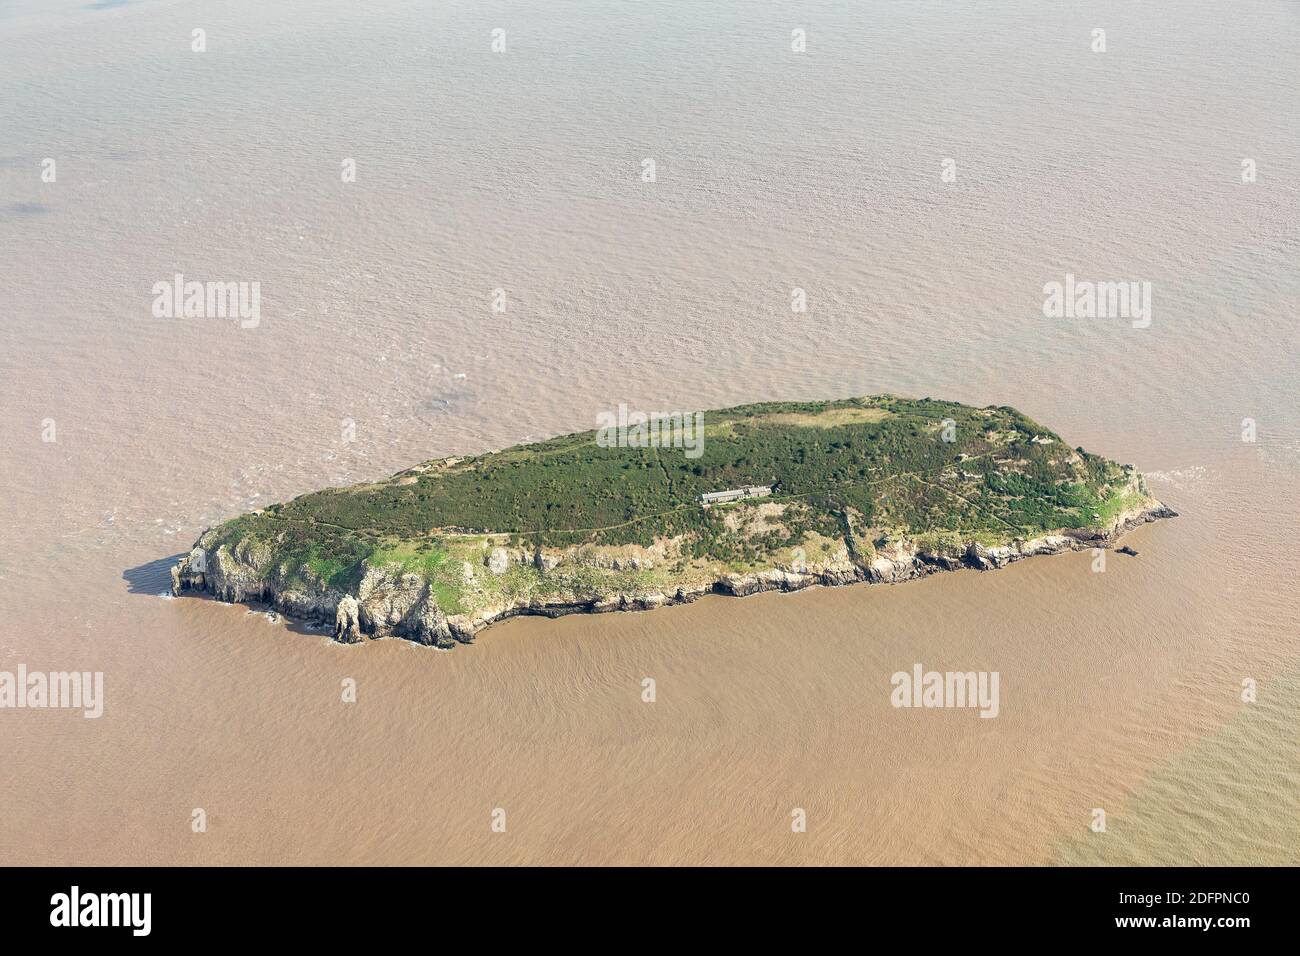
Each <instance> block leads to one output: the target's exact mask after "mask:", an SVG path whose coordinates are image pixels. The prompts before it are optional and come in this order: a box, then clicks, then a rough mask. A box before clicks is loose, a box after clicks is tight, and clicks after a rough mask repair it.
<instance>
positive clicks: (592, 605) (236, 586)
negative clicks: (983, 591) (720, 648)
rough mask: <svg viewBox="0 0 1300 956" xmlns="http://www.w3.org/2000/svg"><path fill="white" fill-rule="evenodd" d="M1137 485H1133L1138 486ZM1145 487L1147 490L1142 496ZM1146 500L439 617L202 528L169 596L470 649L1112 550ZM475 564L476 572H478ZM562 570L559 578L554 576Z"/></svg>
mask: <svg viewBox="0 0 1300 956" xmlns="http://www.w3.org/2000/svg"><path fill="white" fill-rule="evenodd" d="M1139 480H1140V479H1139ZM1143 490H1144V489H1143ZM1146 501H1147V504H1145V505H1143V506H1141V507H1137V508H1134V509H1132V510H1131V511H1128V512H1125V513H1123V514H1121V515H1119V516H1118V517H1117V518H1116V519H1115V520H1114V521H1113V522H1112V523H1111V525H1110V526H1109V527H1108V528H1104V529H1091V528H1090V529H1069V530H1063V531H1061V532H1059V533H1056V534H1050V535H1043V536H1041V537H1037V538H1032V539H1028V540H1014V541H1011V542H1008V543H1006V544H1002V545H998V546H994V547H986V546H984V545H982V544H979V543H977V542H974V541H970V542H967V543H965V544H964V545H963V546H962V547H959V548H937V547H930V548H927V547H924V546H922V545H920V544H918V543H917V542H915V541H912V540H910V539H906V538H904V539H898V540H891V541H882V542H877V543H876V544H875V545H874V546H873V547H871V548H869V549H867V550H866V551H865V552H864V551H863V550H860V549H859V547H858V546H857V545H854V546H852V547H850V544H852V542H842V546H841V547H840V548H839V549H838V550H832V551H831V552H830V553H829V554H827V555H826V556H825V557H824V558H822V559H820V560H817V561H810V560H809V559H808V558H807V556H806V555H805V554H804V553H803V552H802V551H801V550H800V549H795V550H794V554H793V556H792V557H791V558H790V560H788V561H787V562H785V563H782V564H776V565H774V566H772V567H769V568H763V569H760V570H755V571H751V572H744V573H738V572H732V573H724V574H720V575H719V576H717V577H716V578H714V579H708V580H699V581H692V582H691V583H688V584H682V585H680V586H677V587H674V588H666V589H664V590H643V589H634V590H611V591H609V592H607V593H599V594H595V595H594V596H593V595H592V594H590V593H579V592H578V591H577V590H576V589H575V590H568V591H566V590H565V589H564V588H557V589H551V590H549V591H548V592H547V593H546V596H545V597H538V596H536V595H534V596H531V597H529V598H528V599H526V600H518V601H514V602H502V603H499V604H495V605H494V604H488V605H486V606H483V607H479V608H477V609H476V610H474V611H473V612H472V613H466V614H450V615H449V614H448V613H446V611H445V609H443V608H442V607H440V606H439V604H438V600H437V595H436V594H435V591H434V587H433V585H432V583H431V582H429V581H427V580H425V578H423V577H422V576H420V575H419V574H413V573H408V572H403V570H402V569H401V568H400V567H398V566H396V565H388V566H380V567H368V568H367V569H366V571H365V574H364V576H363V577H362V580H361V582H360V584H359V585H358V586H357V588H356V590H355V593H349V592H345V591H343V590H340V589H338V588H335V587H332V586H331V585H329V584H328V583H326V582H323V581H320V580H317V579H314V578H311V577H310V575H309V576H308V579H307V580H306V582H305V583H304V582H303V581H302V580H301V579H298V578H295V579H294V581H293V582H290V581H289V580H287V579H285V578H284V577H283V569H281V568H277V567H276V566H275V565H274V563H273V562H272V561H271V560H270V555H269V550H268V549H266V548H265V547H259V546H258V545H256V544H254V543H250V542H248V541H240V542H239V543H237V544H236V545H234V546H233V547H231V546H229V545H226V544H220V545H217V544H215V543H214V541H213V539H212V538H211V537H210V535H211V532H205V533H204V535H203V536H201V537H200V538H199V540H198V542H197V543H196V544H195V547H194V548H193V549H192V550H191V551H190V553H189V554H188V555H186V556H185V557H184V558H183V559H181V561H180V562H179V563H178V564H177V565H176V566H175V567H174V568H173V569H172V572H171V573H172V590H173V592H174V593H175V594H181V593H184V592H186V591H198V592H203V593H207V594H210V595H212V596H213V597H215V598H217V599H219V600H223V601H230V602H248V601H252V602H265V603H269V604H271V605H273V606H274V607H275V609H276V610H278V611H280V612H281V613H283V614H285V615H286V616H289V617H292V618H296V619H300V620H305V621H310V622H314V623H316V624H320V625H325V626H332V627H333V633H334V638H335V640H337V641H340V642H341V643H345V644H357V643H361V642H364V641H367V640H372V639H375V638H380V637H389V636H392V637H400V638H404V639H407V640H411V641H414V642H416V643H419V644H424V645H427V646H432V647H442V648H449V647H453V646H455V644H457V643H469V642H471V641H472V640H473V639H474V635H475V634H476V633H477V632H478V631H479V630H481V629H482V628H484V627H486V626H488V625H489V624H492V623H493V622H496V621H500V620H503V619H505V618H509V617H514V616H516V615H520V614H538V615H545V616H548V617H559V616H561V615H564V614H574V613H604V612H610V611H632V610H651V609H653V608H657V607H663V606H665V605H669V604H683V603H689V602H691V601H694V600H696V599H697V598H699V597H700V596H702V595H704V594H709V593H717V594H730V595H735V596H744V595H748V594H757V593H759V592H761V591H797V590H801V589H803V588H807V587H814V586H822V587H836V586H840V585H845V584H853V583H856V582H864V581H865V582H870V583H887V584H895V583H899V582H902V581H909V580H913V579H916V578H921V577H925V576H926V575H929V574H934V573H937V572H939V571H953V570H958V569H961V568H974V569H977V570H994V569H997V568H1003V567H1006V566H1007V565H1008V564H1010V563H1012V562H1014V561H1019V560H1021V559H1023V558H1027V557H1032V556H1035V555H1043V554H1060V553H1062V552H1065V551H1072V550H1074V551H1077V550H1088V549H1092V548H1110V547H1112V546H1113V544H1114V542H1115V541H1117V540H1118V539H1119V538H1120V537H1122V536H1123V535H1124V534H1126V533H1127V532H1129V531H1130V530H1132V529H1133V528H1135V527H1137V526H1138V525H1141V524H1143V523H1145V522H1148V521H1156V520H1158V519H1161V518H1171V517H1175V516H1176V513H1175V512H1174V511H1172V510H1171V509H1169V508H1167V507H1165V506H1164V505H1163V504H1160V503H1159V502H1156V501H1155V500H1154V499H1151V498H1146ZM653 564H654V562H652V561H650V560H648V559H645V558H644V557H642V558H636V557H627V556H626V555H622V554H620V555H618V556H611V555H610V554H601V553H600V552H599V550H596V551H593V550H592V548H591V546H589V545H584V546H581V547H578V548H574V549H572V550H570V551H565V550H561V549H547V550H545V551H543V550H540V549H539V550H536V551H533V552H527V551H522V550H516V551H507V550H506V549H504V548H499V547H498V548H493V549H490V550H489V551H488V552H487V553H486V555H485V557H484V559H483V562H482V565H470V564H469V563H466V564H465V575H466V580H467V581H471V582H472V581H473V579H474V577H475V575H476V574H486V575H487V576H489V577H493V576H500V575H503V574H505V573H507V572H508V571H509V569H510V567H511V566H512V565H521V566H522V565H527V566H529V567H533V568H536V570H537V571H538V572H540V573H541V574H542V575H548V574H552V573H555V572H556V569H564V568H568V569H570V570H572V569H573V568H574V567H599V568H609V569H623V570H629V571H636V570H643V569H647V568H649V567H651V566H653ZM476 567H477V569H478V570H477V571H476V570H475V569H476ZM559 573H564V572H563V571H560V572H559Z"/></svg>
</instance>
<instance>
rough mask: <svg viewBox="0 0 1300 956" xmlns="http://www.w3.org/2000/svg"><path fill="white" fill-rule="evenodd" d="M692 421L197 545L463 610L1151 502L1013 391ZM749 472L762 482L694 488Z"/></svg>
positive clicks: (1006, 531) (1095, 520)
mask: <svg viewBox="0 0 1300 956" xmlns="http://www.w3.org/2000/svg"><path fill="white" fill-rule="evenodd" d="M945 421H949V422H951V424H950V425H949V426H947V427H946V428H945V425H944V423H945ZM704 425H705V428H704V441H703V448H702V453H701V454H699V455H698V457H694V458H691V457H688V456H686V455H685V454H684V453H683V450H682V449H681V448H671V447H657V448H626V447H601V446H600V445H599V444H598V443H597V441H596V433H595V432H594V431H593V432H584V433H581V434H574V435H565V436H562V437H559V438H554V439H551V440H549V441H544V442H539V443H536V444H531V445H521V446H517V447H514V448H508V449H505V450H504V451H499V452H492V453H488V454H483V455H477V456H472V457H465V458H449V459H442V460H438V461H431V462H428V463H425V464H423V465H419V466H417V467H414V468H411V469H408V470H406V471H403V472H401V473H399V474H397V475H394V476H393V477H391V478H389V479H387V480H386V481H380V482H375V483H372V484H363V485H358V486H355V487H351V488H342V489H331V490H327V491H321V492H316V493H313V494H308V495H304V496H302V497H300V498H296V499H294V500H293V501H290V502H287V503H284V504H279V505H274V506H271V507H269V508H266V509H265V510H262V511H258V512H255V513H252V514H248V515H245V516H242V517H240V518H236V519H234V520H232V521H229V522H227V523H226V524H223V525H221V526H219V527H217V528H215V529H212V530H211V531H209V532H207V533H206V534H205V535H204V536H203V538H201V539H200V542H199V548H200V549H201V550H202V551H204V552H205V553H206V554H208V555H209V556H210V557H211V559H212V560H210V561H209V562H208V563H209V565H211V564H213V563H214V562H217V563H219V562H220V561H222V560H225V559H226V558H231V559H233V560H234V561H235V563H236V564H241V565H244V566H251V567H252V568H253V569H255V575H254V577H256V578H257V579H258V580H260V581H261V582H262V583H263V590H265V591H267V592H280V591H285V590H295V591H301V592H306V593H311V594H320V593H330V592H337V593H339V594H351V593H354V592H356V591H357V590H358V588H359V587H360V586H361V584H362V582H363V579H364V578H365V577H366V575H367V573H371V572H374V570H375V569H377V568H388V569H390V571H392V572H393V573H394V574H398V575H400V574H407V575H410V574H414V575H418V576H419V578H420V579H421V580H422V581H425V582H427V583H428V585H429V589H430V591H431V594H432V597H433V598H434V599H436V603H437V605H438V607H439V609H440V610H441V612H442V613H445V614H447V615H467V614H468V615H473V614H475V613H477V612H481V611H485V609H489V608H499V607H503V606H507V605H508V606H513V607H516V608H519V607H524V606H528V605H530V604H531V605H533V606H536V605H538V604H539V602H540V603H542V604H545V603H547V601H548V600H550V599H551V598H554V599H555V600H556V601H557V602H560V603H566V604H572V603H580V602H582V601H584V600H591V601H599V600H601V599H603V598H608V596H609V595H610V594H611V593H612V592H615V591H616V592H618V593H621V594H624V595H626V594H632V595H636V594H649V593H668V594H671V593H672V592H673V590H674V588H682V587H684V586H690V587H697V586H698V585H699V584H700V582H702V581H706V580H716V579H717V578H719V577H722V576H726V575H737V574H746V573H752V572H756V571H761V570H763V569H771V568H787V569H793V570H794V571H796V572H799V571H801V567H800V566H801V565H802V566H805V567H806V566H808V565H817V564H818V563H819V562H820V563H821V564H823V565H825V564H827V563H828V562H829V563H834V562H835V561H838V562H839V563H840V565H845V561H846V560H847V562H848V565H852V566H856V567H858V568H868V567H869V566H870V565H871V564H872V561H873V560H874V559H875V558H876V557H877V556H878V554H877V553H878V552H882V553H890V554H893V552H894V551H896V550H897V548H898V546H899V544H900V543H903V544H906V545H907V546H908V547H910V548H911V550H912V551H914V552H917V553H920V554H922V555H927V554H929V555H938V556H942V555H951V556H956V555H959V554H961V553H963V552H964V551H965V550H967V549H968V548H969V547H971V546H972V544H975V545H979V546H981V547H985V548H997V547H999V546H1005V545H1008V544H1011V543H1013V542H1023V541H1026V540H1030V539H1036V538H1040V537H1042V536H1043V535H1049V534H1053V533H1056V532H1060V531H1062V530H1063V529H1069V530H1073V531H1084V532H1087V531H1095V532H1096V533H1097V534H1099V535H1105V534H1107V533H1109V532H1110V531H1113V530H1114V528H1115V525H1116V524H1117V523H1118V522H1120V521H1121V519H1122V518H1124V517H1125V516H1129V515H1131V514H1133V513H1135V512H1139V511H1141V510H1142V509H1143V508H1144V507H1146V506H1149V505H1153V504H1158V503H1157V502H1154V499H1151V498H1150V496H1149V495H1147V493H1146V491H1145V488H1144V487H1143V485H1142V482H1141V478H1140V476H1138V475H1137V474H1136V473H1135V472H1134V471H1133V470H1132V469H1131V468H1128V467H1125V466H1121V465H1118V464H1116V463H1114V462H1111V461H1108V460H1106V459H1104V458H1101V457H1099V456H1096V455H1091V454H1088V453H1086V452H1084V451H1082V450H1081V449H1075V448H1071V447H1070V446H1068V445H1067V444H1066V443H1065V442H1064V441H1063V440H1062V439H1061V438H1060V436H1058V435H1056V434H1055V433H1054V432H1052V431H1051V430H1050V429H1047V428H1044V427H1043V426H1042V425H1039V424H1037V423H1036V422H1033V421H1031V420H1030V419H1028V418H1026V417H1025V416H1024V415H1022V414H1020V413H1019V412H1017V411H1015V410H1014V409H1011V408H1006V407H991V408H971V407H968V406H964V405H959V404H955V403H951V402H941V401H933V400H930V399H920V400H908V399H903V398H897V397H893V396H877V397H871V398H858V399H847V400H843V401H833V402H801V403H791V402H782V403H765V404H759V405H745V406H740V407H737V408H730V409H723V410H719V411H712V412H706V413H704ZM945 436H946V438H948V439H951V440H945ZM745 485H771V486H772V487H773V491H772V495H771V496H770V497H768V498H763V499H758V500H751V501H742V502H737V503H733V504H725V505H714V506H710V507H707V508H706V507H703V506H702V505H701V504H700V503H699V500H698V498H699V495H700V494H701V493H704V492H710V491H718V490H723V489H730V488H737V487H741V486H745ZM223 549H225V556H224V557H223V556H222V555H221V554H219V552H221V551H222V550H223ZM489 568H491V570H489ZM503 568H504V569H503ZM245 570H247V567H245ZM214 576H215V577H216V578H217V583H219V582H220V579H221V576H222V575H221V573H220V571H219V570H218V572H217V573H216V574H215V575H214V574H213V572H212V571H210V572H209V578H213V577H214ZM246 576H247V575H246ZM226 577H227V578H231V579H232V580H233V579H234V578H235V577H237V575H234V576H232V575H230V574H227V575H226ZM207 583H208V585H209V587H208V589H210V590H211V589H213V588H212V587H211V585H212V583H213V581H211V580H209V581H208V582H207ZM241 590H243V589H241ZM241 596H242V595H235V596H234V598H233V599H239V597H241Z"/></svg>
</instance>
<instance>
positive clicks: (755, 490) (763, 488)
mask: <svg viewBox="0 0 1300 956" xmlns="http://www.w3.org/2000/svg"><path fill="white" fill-rule="evenodd" d="M771 493H772V486H771V485H746V486H745V487H744V488H732V489H731V490H730V491H706V492H705V493H704V494H702V495H700V503H701V504H705V505H718V504H722V503H723V502H725V501H740V500H741V499H743V498H766V497H767V496H768V495H770V494H771Z"/></svg>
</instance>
